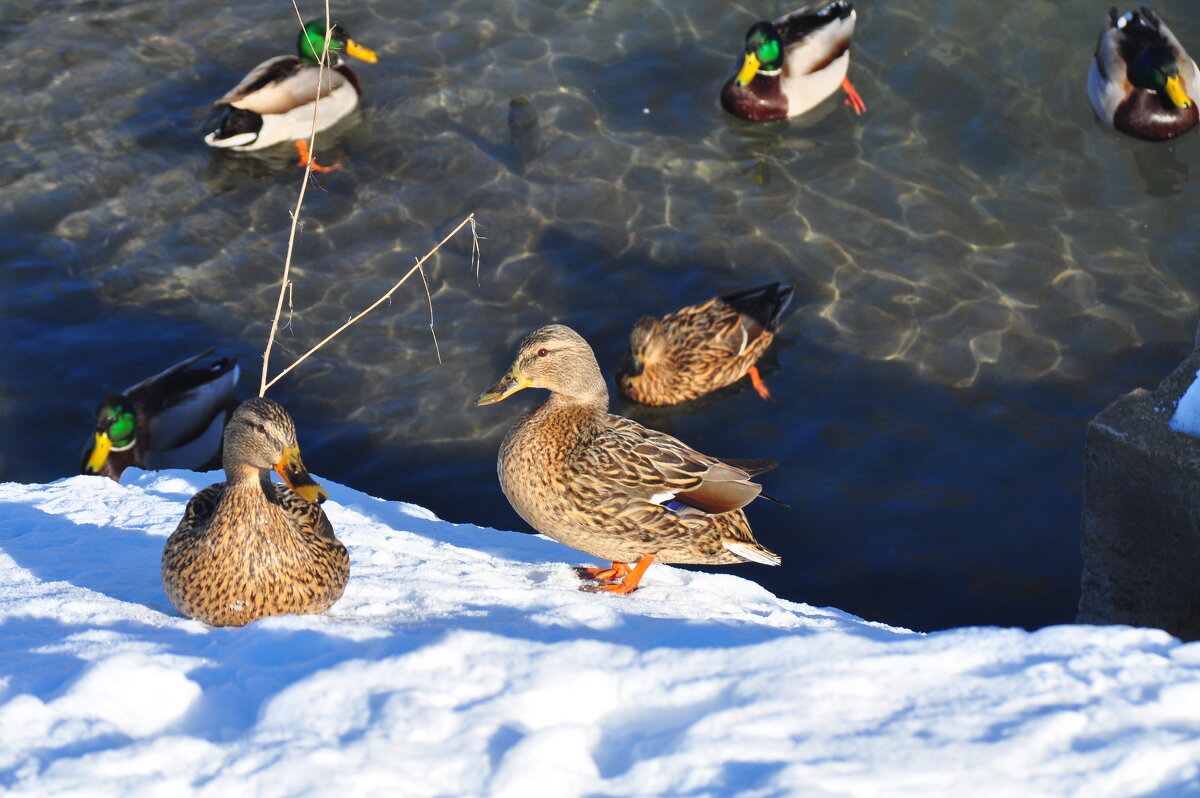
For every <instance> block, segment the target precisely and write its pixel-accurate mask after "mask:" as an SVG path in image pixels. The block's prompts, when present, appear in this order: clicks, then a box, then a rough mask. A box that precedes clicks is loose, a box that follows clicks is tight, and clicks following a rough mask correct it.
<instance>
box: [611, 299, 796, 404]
mask: <svg viewBox="0 0 1200 798" xmlns="http://www.w3.org/2000/svg"><path fill="white" fill-rule="evenodd" d="M791 299H792V288H791V286H788V285H781V284H780V283H771V284H769V285H764V286H759V287H758V288H750V289H746V290H743V291H734V292H732V293H728V294H724V295H722V296H719V297H716V298H714V299H710V300H708V301H707V302H700V303H698V304H695V305H688V306H687V307H685V308H680V309H679V310H676V311H673V312H671V313H668V314H667V315H665V316H663V317H662V318H660V319H655V318H651V317H650V316H643V317H642V318H640V319H638V320H637V323H635V324H634V326H633V331H632V332H630V334H629V351H628V352H627V353H626V354H625V357H624V358H623V359H622V361H621V365H620V366H619V367H618V368H617V386H618V387H619V388H620V389H621V392H622V393H623V394H625V395H626V396H628V397H629V398H630V399H632V400H633V401H635V402H640V403H641V404H644V405H673V404H678V403H679V402H686V401H687V400H689V399H695V398H696V397H698V396H703V395H704V394H706V393H711V392H713V391H715V390H718V389H720V388H724V387H725V386H726V385H731V384H733V383H735V382H737V381H738V380H740V379H741V378H742V377H745V376H746V375H747V374H749V375H750V382H751V384H752V385H753V386H754V390H756V391H757V392H758V395H759V396H761V397H762V398H763V399H770V398H771V394H770V392H769V391H768V390H767V386H766V385H765V384H764V383H763V381H762V378H761V377H760V376H759V374H758V369H757V368H756V367H755V365H754V364H755V363H756V362H757V361H758V359H759V358H760V357H762V355H763V353H764V352H766V351H767V348H768V347H769V346H770V345H771V341H773V340H775V328H776V326H778V324H779V315H780V314H781V313H782V312H783V311H784V309H785V308H786V307H787V306H788V303H789V302H790V301H791Z"/></svg>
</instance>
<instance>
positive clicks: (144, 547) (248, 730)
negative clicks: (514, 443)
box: [0, 471, 1200, 798]
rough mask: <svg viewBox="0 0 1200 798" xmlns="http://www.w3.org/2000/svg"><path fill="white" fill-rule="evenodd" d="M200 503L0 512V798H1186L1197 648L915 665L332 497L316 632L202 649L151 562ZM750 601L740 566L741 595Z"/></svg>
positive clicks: (273, 622) (242, 636) (969, 635)
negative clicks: (325, 609)
mask: <svg viewBox="0 0 1200 798" xmlns="http://www.w3.org/2000/svg"><path fill="white" fill-rule="evenodd" d="M217 476H218V475H215V474H210V475H204V474H192V473H190V472H161V473H150V472H138V471H132V472H129V473H128V475H127V477H126V481H127V483H128V484H125V485H117V484H115V483H113V482H111V481H110V480H106V479H102V478H99V477H73V478H71V479H66V480H62V481H59V482H55V483H53V484H51V485H42V486H39V485H18V484H6V485H0V790H3V791H6V792H7V793H9V794H12V795H34V794H37V795H44V794H50V793H53V794H55V795H122V796H126V795H133V796H138V795H156V796H157V795H172V796H175V795H256V796H281V795H314V796H336V798H346V796H350V795H353V796H358V795H402V796H407V795H413V796H426V795H428V796H434V795H438V796H449V795H469V796H474V795H496V796H521V797H522V798H529V797H530V796H582V795H688V796H709V795H711V796H727V795H745V796H775V795H799V796H833V795H853V796H868V795H870V796H874V795H888V796H922V797H926V796H938V795H945V796H1008V795H1013V796H1021V797H1022V798H1028V796H1030V795H1054V796H1088V797H1089V798H1091V797H1092V796H1118V795H1120V796H1126V795H1149V794H1153V795H1162V796H1168V795H1172V796H1173V795H1181V794H1194V793H1197V792H1200V773H1198V770H1197V762H1200V644H1192V645H1183V644H1181V643H1180V642H1179V641H1178V640H1176V639H1174V638H1172V637H1170V636H1169V635H1167V634H1165V633H1163V632H1160V631H1156V630H1146V629H1132V628H1128V627H1089V626H1071V627H1055V628H1050V629H1044V630H1042V631H1039V632H1036V633H1032V634H1030V633H1027V632H1024V631H1020V630H1012V629H991V628H989V629H957V630H953V631H948V632H942V633H937V634H931V635H919V634H914V633H912V632H909V631H906V630H903V629H895V628H890V627H887V626H883V625H880V624H873V623H868V622H865V621H862V620H860V619H858V618H854V617H852V616H849V615H846V614H845V613H841V612H838V611H836V610H831V609H817V608H813V607H809V606H806V605H803V604H795V603H791V602H787V601H782V600H780V599H777V598H775V597H774V596H772V595H770V594H769V593H767V592H766V591H765V590H763V589H762V588H760V587H758V586H757V585H755V584H754V583H753V582H750V581H748V580H745V579H741V578H738V577H734V576H725V575H713V574H702V573H693V572H689V571H686V570H682V569H677V568H671V567H668V566H662V565H657V564H656V565H655V566H653V567H652V568H651V569H650V571H649V573H648V575H647V576H646V578H645V580H643V588H642V589H641V590H639V591H638V592H637V593H635V594H633V595H631V596H606V595H596V594H588V593H582V592H580V591H579V590H577V585H578V583H577V581H576V579H575V577H574V575H573V573H572V570H571V566H572V565H576V564H580V563H584V562H587V559H586V558H584V557H582V556H581V555H579V554H577V553H576V552H573V551H572V550H570V549H567V548H564V547H562V546H560V545H558V544H556V543H554V542H552V541H548V540H546V539H543V538H538V537H532V536H528V535H523V534H518V533H513V532H498V531H495V530H490V529H480V528H477V527H473V526H465V525H455V524H450V523H447V522H444V521H440V520H438V519H437V518H435V517H434V516H433V515H432V514H431V513H429V512H428V511H426V510H423V509H421V508H419V507H415V506H412V505H407V504H403V503H399V502H385V501H381V500H378V499H374V498H371V497H369V496H366V495H364V494H361V493H358V492H356V491H354V490H351V489H349V488H345V487H341V486H338V485H336V484H331V483H325V485H326V487H327V488H328V489H329V491H330V494H331V499H330V501H329V502H328V503H327V504H326V505H325V507H326V510H327V511H328V513H329V516H330V518H331V520H332V521H333V524H334V527H335V528H336V530H337V532H338V535H339V537H341V539H342V540H343V541H344V542H345V543H346V545H347V546H348V547H349V549H350V556H351V561H352V575H351V579H350V584H349V586H348V587H347V589H346V594H345V596H344V597H343V598H342V600H341V601H339V602H338V603H337V605H335V606H334V607H333V609H332V610H331V611H330V612H329V613H327V614H325V615H323V616H315V617H286V618H272V619H267V620H264V621H260V622H258V623H256V624H252V625H251V626H249V627H246V628H243V629H209V628H207V627H205V626H203V625H202V624H200V623H197V622H194V621H188V620H184V619H183V618H180V617H178V616H177V615H176V614H175V613H174V611H173V610H172V608H171V606H170V604H169V603H168V601H167V599H166V596H165V595H163V593H162V587H161V584H160V582H159V556H160V553H161V550H162V544H163V542H164V540H165V538H166V536H167V535H168V534H169V533H170V532H171V531H172V530H173V529H174V527H175V524H176V522H177V521H178V519H179V517H180V516H181V514H182V512H183V507H184V503H185V502H186V501H187V499H188V497H190V496H191V494H192V493H194V492H195V491H196V490H198V489H199V488H201V487H203V486H204V485H206V484H208V483H209V482H211V481H214V480H215V479H216V478H217ZM746 570H747V574H749V575H752V574H753V566H747V569H746Z"/></svg>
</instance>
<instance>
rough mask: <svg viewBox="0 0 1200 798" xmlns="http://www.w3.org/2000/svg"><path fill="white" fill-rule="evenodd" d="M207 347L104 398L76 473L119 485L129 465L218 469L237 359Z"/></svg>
mask: <svg viewBox="0 0 1200 798" xmlns="http://www.w3.org/2000/svg"><path fill="white" fill-rule="evenodd" d="M214 351H215V350H213V349H209V350H207V351H204V352H201V353H200V354H198V355H195V356H194V357H190V358H188V359H187V360H184V361H183V362H181V363H176V364H175V365H174V366H171V368H169V369H167V370H166V371H164V372H162V373H161V374H155V375H154V376H153V377H148V378H146V379H144V380H142V381H141V382H139V383H138V384H137V385H133V386H130V387H129V388H126V389H125V390H124V392H122V393H114V394H109V395H108V396H106V397H104V398H103V399H102V400H101V401H100V406H99V407H98V408H97V410H96V427H95V431H94V432H93V434H92V437H91V438H89V439H88V442H87V445H86V446H84V449H83V462H82V464H81V465H80V471H81V472H82V473H84V474H100V475H102V476H106V477H111V478H112V479H115V480H117V481H118V482H120V481H121V473H122V472H123V471H124V470H125V469H126V468H128V467H129V466H137V467H138V468H146V469H160V468H188V469H192V470H194V471H208V470H210V469H213V468H219V467H220V465H221V436H222V434H223V433H224V431H225V422H226V421H228V420H229V416H230V414H232V413H233V410H234V408H236V407H237V404H238V402H237V398H236V397H235V396H234V391H235V389H236V387H237V379H238V367H237V360H236V359H234V358H228V357H214V358H209V357H208V356H209V355H211V354H212V353H213V352H214Z"/></svg>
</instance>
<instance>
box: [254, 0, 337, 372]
mask: <svg viewBox="0 0 1200 798" xmlns="http://www.w3.org/2000/svg"><path fill="white" fill-rule="evenodd" d="M292 8H293V9H295V11H296V19H297V20H299V22H300V30H302V31H303V30H304V15H303V14H301V13H300V6H298V5H297V4H296V0H292ZM330 21H331V16H330V12H329V0H325V44H324V46H323V47H322V48H321V59H320V61H319V62H318V65H317V99H318V100H319V99H320V97H321V86H322V84H323V82H324V80H325V67H326V65H327V64H328V63H329V40H330V38H331V37H332V36H333V31H332V30H330V27H329V23H330ZM319 105H320V103H318V102H316V101H314V102H313V118H312V127H311V128H310V129H309V132H308V153H309V156H308V163H307V164H305V165H304V180H303V181H302V182H301V183H300V195H299V196H298V197H297V198H296V209H295V210H294V211H292V228H291V231H290V232H289V233H288V244H287V255H286V256H285V257H284V259H283V280H282V282H281V283H280V285H279V299H278V300H276V302H275V316H274V317H273V318H272V319H271V332H270V333H268V334H267V348H266V349H265V350H264V351H263V364H262V378H261V380H260V381H259V388H258V395H259V396H266V395H267V388H270V387H271V386H272V385H273V384H274V383H275V380H271V381H270V382H267V373H268V372H269V370H270V366H271V347H272V346H273V345H274V343H275V332H276V330H278V329H279V316H280V314H282V313H283V297H284V294H286V293H287V291H288V288H289V287H290V286H291V280H290V279H289V278H290V277H291V272H292V252H293V251H294V250H295V248H296V227H297V225H299V223H300V209H301V208H303V207H304V194H305V192H306V191H307V190H308V180H309V177H310V176H311V175H312V168H313V164H314V163H316V161H317V151H316V145H317V108H318V106H319ZM295 365H296V364H295V363H293V364H292V366H289V367H288V370H289V371H290V370H291V368H293V367H294V366H295ZM284 373H287V372H286V371H285V372H284ZM275 379H279V378H278V377H276V378H275Z"/></svg>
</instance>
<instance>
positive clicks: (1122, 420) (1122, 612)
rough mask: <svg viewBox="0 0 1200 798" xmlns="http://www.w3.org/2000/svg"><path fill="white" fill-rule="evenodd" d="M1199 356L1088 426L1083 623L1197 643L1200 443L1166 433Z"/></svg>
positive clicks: (1128, 396)
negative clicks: (1152, 630) (1144, 629)
mask: <svg viewBox="0 0 1200 798" xmlns="http://www.w3.org/2000/svg"><path fill="white" fill-rule="evenodd" d="M1197 369H1200V350H1197V351H1193V352H1192V354H1191V355H1190V356H1189V357H1188V358H1187V359H1186V360H1184V362H1183V363H1182V364H1180V366H1179V368H1177V369H1176V370H1175V371H1174V373H1172V374H1171V375H1170V376H1169V377H1167V378H1166V379H1165V380H1163V382H1162V383H1161V384H1160V385H1159V386H1158V388H1157V389H1155V390H1153V391H1147V390H1142V389H1140V388H1139V389H1138V390H1135V391H1132V392H1130V393H1127V394H1125V395H1124V396H1122V397H1120V398H1119V399H1117V400H1116V401H1115V402H1113V403H1112V404H1110V405H1109V406H1108V407H1106V408H1105V409H1104V410H1103V411H1101V412H1100V413H1099V414H1098V415H1097V416H1096V417H1095V418H1093V419H1092V421H1091V423H1090V424H1088V429H1087V447H1086V451H1085V467H1084V490H1083V494H1084V498H1083V531H1082V539H1081V542H1080V548H1081V549H1082V552H1083V576H1082V580H1081V588H1082V592H1081V596H1080V600H1079V615H1078V620H1079V621H1080V622H1081V623H1122V624H1132V625H1134V626H1154V627H1158V628H1161V629H1165V630H1166V631H1168V632H1170V633H1171V634H1173V635H1176V636H1178V637H1180V638H1182V639H1185V640H1196V639H1200V438H1195V437H1192V436H1191V435H1185V434H1183V433H1180V432H1175V431H1173V430H1172V429H1170V427H1168V426H1167V424H1168V422H1169V421H1170V420H1171V416H1172V415H1174V413H1175V406H1176V405H1177V404H1178V402H1179V398H1180V397H1181V396H1183V393H1184V391H1186V390H1187V389H1188V386H1190V385H1191V384H1192V381H1193V380H1195V379H1196V371H1197Z"/></svg>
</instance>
